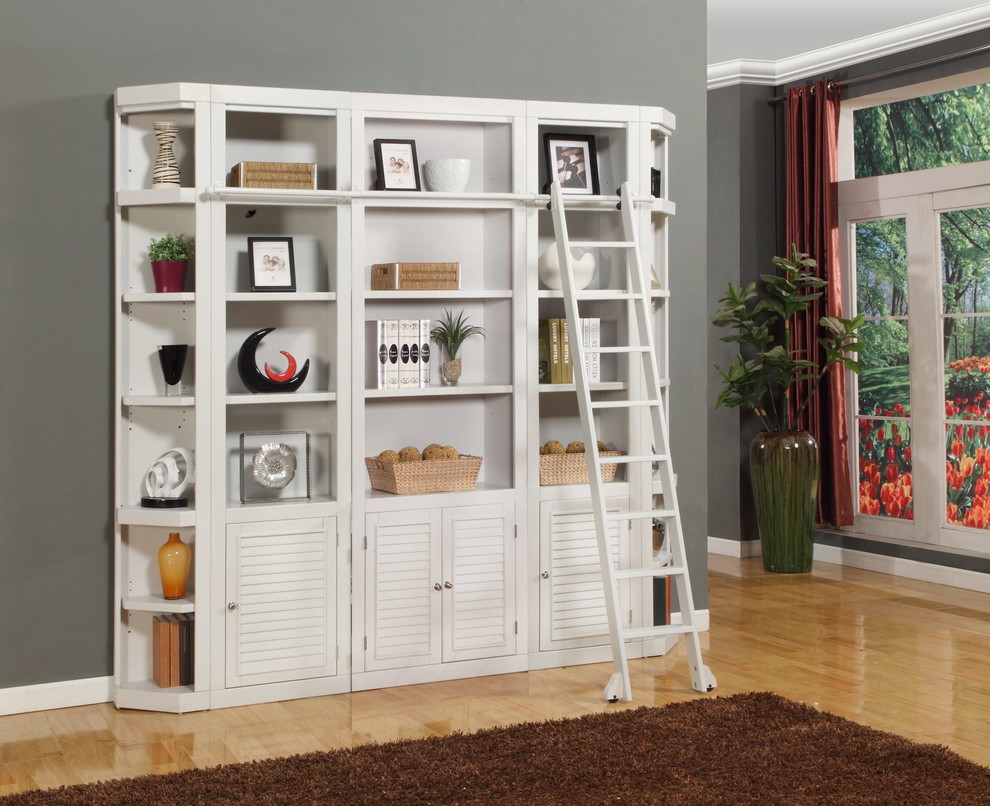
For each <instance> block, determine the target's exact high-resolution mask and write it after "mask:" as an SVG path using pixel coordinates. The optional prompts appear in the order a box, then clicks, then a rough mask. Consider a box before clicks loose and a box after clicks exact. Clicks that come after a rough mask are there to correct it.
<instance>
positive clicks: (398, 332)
mask: <svg viewBox="0 0 990 806" xmlns="http://www.w3.org/2000/svg"><path fill="white" fill-rule="evenodd" d="M431 325H432V320H431V319H373V320H371V321H369V322H368V323H367V330H368V343H369V344H370V345H371V348H372V356H371V361H370V362H369V365H370V366H371V367H373V370H374V371H373V372H370V373H369V378H368V385H369V386H370V387H371V388H373V389H421V388H426V387H428V386H429V385H430V328H431Z"/></svg>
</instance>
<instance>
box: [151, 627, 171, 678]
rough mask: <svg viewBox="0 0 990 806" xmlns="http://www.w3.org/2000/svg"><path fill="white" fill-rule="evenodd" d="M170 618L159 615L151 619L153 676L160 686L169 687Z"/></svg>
mask: <svg viewBox="0 0 990 806" xmlns="http://www.w3.org/2000/svg"><path fill="white" fill-rule="evenodd" d="M169 654H170V651H169V638H168V618H167V617H166V616H164V615H157V616H155V617H154V618H153V619H152V620H151V676H152V677H153V678H154V681H155V683H156V684H157V685H158V686H159V687H160V688H169V687H170V686H171V685H172V683H171V682H170V679H169Z"/></svg>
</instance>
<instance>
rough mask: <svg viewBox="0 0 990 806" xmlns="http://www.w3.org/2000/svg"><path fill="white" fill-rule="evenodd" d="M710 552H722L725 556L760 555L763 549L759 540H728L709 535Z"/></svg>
mask: <svg viewBox="0 0 990 806" xmlns="http://www.w3.org/2000/svg"><path fill="white" fill-rule="evenodd" d="M708 553H709V554H721V555H722V556H723V557H760V556H762V554H763V550H762V548H761V547H760V541H759V540H728V539H726V538H724V537H711V536H709V538H708Z"/></svg>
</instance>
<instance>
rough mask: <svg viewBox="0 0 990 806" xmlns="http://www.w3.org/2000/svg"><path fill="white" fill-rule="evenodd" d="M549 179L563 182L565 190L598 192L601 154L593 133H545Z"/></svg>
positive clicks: (564, 191)
mask: <svg viewBox="0 0 990 806" xmlns="http://www.w3.org/2000/svg"><path fill="white" fill-rule="evenodd" d="M543 149H544V156H545V158H546V165H547V181H548V182H552V181H553V180H554V179H556V180H557V182H559V183H560V190H561V192H562V193H576V194H579V195H585V196H597V195H598V194H599V188H598V155H597V154H596V152H595V137H594V135H592V134H544V135H543Z"/></svg>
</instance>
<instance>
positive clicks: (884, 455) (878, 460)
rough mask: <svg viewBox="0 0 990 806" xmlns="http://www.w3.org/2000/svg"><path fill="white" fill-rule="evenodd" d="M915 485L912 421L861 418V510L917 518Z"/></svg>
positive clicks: (888, 515) (894, 516)
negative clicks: (912, 474) (912, 457)
mask: <svg viewBox="0 0 990 806" xmlns="http://www.w3.org/2000/svg"><path fill="white" fill-rule="evenodd" d="M913 484H914V482H913V479H912V477H911V423H910V421H906V420H874V419H870V418H866V417H864V418H860V421H859V511H860V513H861V514H863V515H878V516H880V517H884V518H899V519H906V520H913V519H914V498H913V495H912V493H913Z"/></svg>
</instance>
